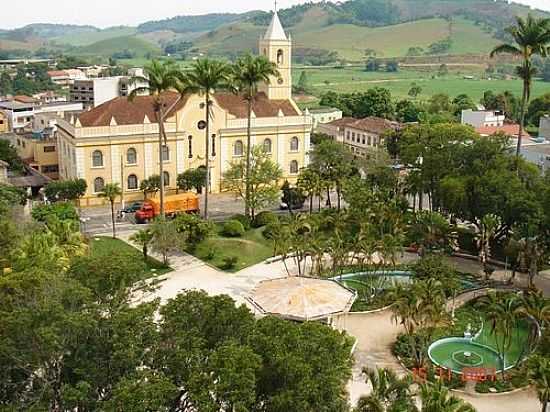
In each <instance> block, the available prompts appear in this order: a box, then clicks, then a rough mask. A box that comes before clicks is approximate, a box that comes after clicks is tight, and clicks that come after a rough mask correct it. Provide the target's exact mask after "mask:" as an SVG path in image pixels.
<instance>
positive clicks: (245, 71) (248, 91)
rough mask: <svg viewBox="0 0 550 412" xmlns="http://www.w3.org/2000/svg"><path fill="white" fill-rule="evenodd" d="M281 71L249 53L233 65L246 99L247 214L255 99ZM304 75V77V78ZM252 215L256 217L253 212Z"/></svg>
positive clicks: (237, 85)
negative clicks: (259, 89)
mask: <svg viewBox="0 0 550 412" xmlns="http://www.w3.org/2000/svg"><path fill="white" fill-rule="evenodd" d="M278 76H279V71H278V70H277V65H276V64H275V63H273V62H271V61H269V60H268V59H267V57H265V56H258V57H254V56H252V55H250V54H247V55H246V56H244V57H241V58H240V59H238V60H237V61H236V62H235V64H234V65H233V67H232V82H233V83H234V87H235V89H236V92H237V93H238V94H239V95H241V96H242V97H243V99H244V100H245V101H246V116H247V123H246V168H245V177H244V179H245V184H246V190H245V200H244V204H245V211H244V214H245V215H246V216H251V214H250V203H251V201H250V197H251V188H252V184H251V183H252V182H251V176H250V172H251V170H252V167H251V161H252V108H253V105H254V100H255V99H256V97H257V95H258V87H259V85H260V84H264V83H270V79H271V78H272V77H278ZM302 77H303V78H302ZM300 81H303V82H304V83H305V82H306V81H307V78H306V77H305V72H302V76H300ZM251 217H254V215H253V214H252V216H251Z"/></svg>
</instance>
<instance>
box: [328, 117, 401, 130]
mask: <svg viewBox="0 0 550 412" xmlns="http://www.w3.org/2000/svg"><path fill="white" fill-rule="evenodd" d="M327 124H328V125H331V126H336V127H352V128H354V129H358V130H363V131H365V132H371V133H383V132H384V131H386V130H388V129H391V128H397V127H399V126H400V123H398V122H393V121H391V120H387V119H383V118H381V117H365V118H363V119H355V118H353V117H342V118H341V119H337V120H333V121H332V122H329V123H327Z"/></svg>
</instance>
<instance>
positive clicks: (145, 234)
mask: <svg viewBox="0 0 550 412" xmlns="http://www.w3.org/2000/svg"><path fill="white" fill-rule="evenodd" d="M130 241H131V242H134V243H137V244H138V245H139V246H141V251H142V253H143V259H144V260H145V261H147V256H148V252H149V245H151V242H152V241H153V233H152V232H151V231H150V230H149V229H143V230H140V231H139V232H136V233H134V234H133V235H132V236H130Z"/></svg>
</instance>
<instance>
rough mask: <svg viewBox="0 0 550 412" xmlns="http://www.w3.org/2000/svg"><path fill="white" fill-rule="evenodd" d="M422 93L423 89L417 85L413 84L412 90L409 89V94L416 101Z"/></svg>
mask: <svg viewBox="0 0 550 412" xmlns="http://www.w3.org/2000/svg"><path fill="white" fill-rule="evenodd" d="M420 93H422V87H420V86H419V85H417V84H416V83H412V84H411V88H410V89H409V92H408V93H407V94H408V95H409V96H410V97H412V98H413V99H416V98H417V97H418V95H419V94H420Z"/></svg>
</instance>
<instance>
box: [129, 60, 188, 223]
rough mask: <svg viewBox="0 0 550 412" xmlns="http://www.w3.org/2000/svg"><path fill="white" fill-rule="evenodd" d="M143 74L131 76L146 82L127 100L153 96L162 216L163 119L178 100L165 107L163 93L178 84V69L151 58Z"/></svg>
mask: <svg viewBox="0 0 550 412" xmlns="http://www.w3.org/2000/svg"><path fill="white" fill-rule="evenodd" d="M143 70H144V73H145V76H136V77H133V78H132V83H134V84H146V86H139V87H136V88H135V89H134V90H132V92H131V93H130V94H129V95H128V100H129V101H133V100H134V99H135V98H136V96H138V95H140V94H144V93H146V94H150V95H152V96H153V110H154V112H155V115H156V117H157V122H158V125H159V141H158V144H159V176H160V189H159V191H160V214H161V216H164V164H163V159H162V153H163V150H162V148H163V140H164V144H166V140H167V138H166V131H165V129H164V121H165V120H166V116H167V115H168V114H169V113H170V112H171V111H172V110H173V109H174V107H175V106H176V105H177V103H178V102H179V100H180V97H178V98H177V99H176V100H175V102H172V104H171V105H170V107H167V106H166V105H167V102H166V99H165V96H164V93H165V92H167V91H169V90H173V89H175V88H176V86H177V84H178V78H179V69H178V67H177V66H176V65H175V64H174V63H173V62H171V61H165V62H162V63H161V62H160V61H158V60H153V61H151V63H149V64H147V65H145V67H144V69H143Z"/></svg>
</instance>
